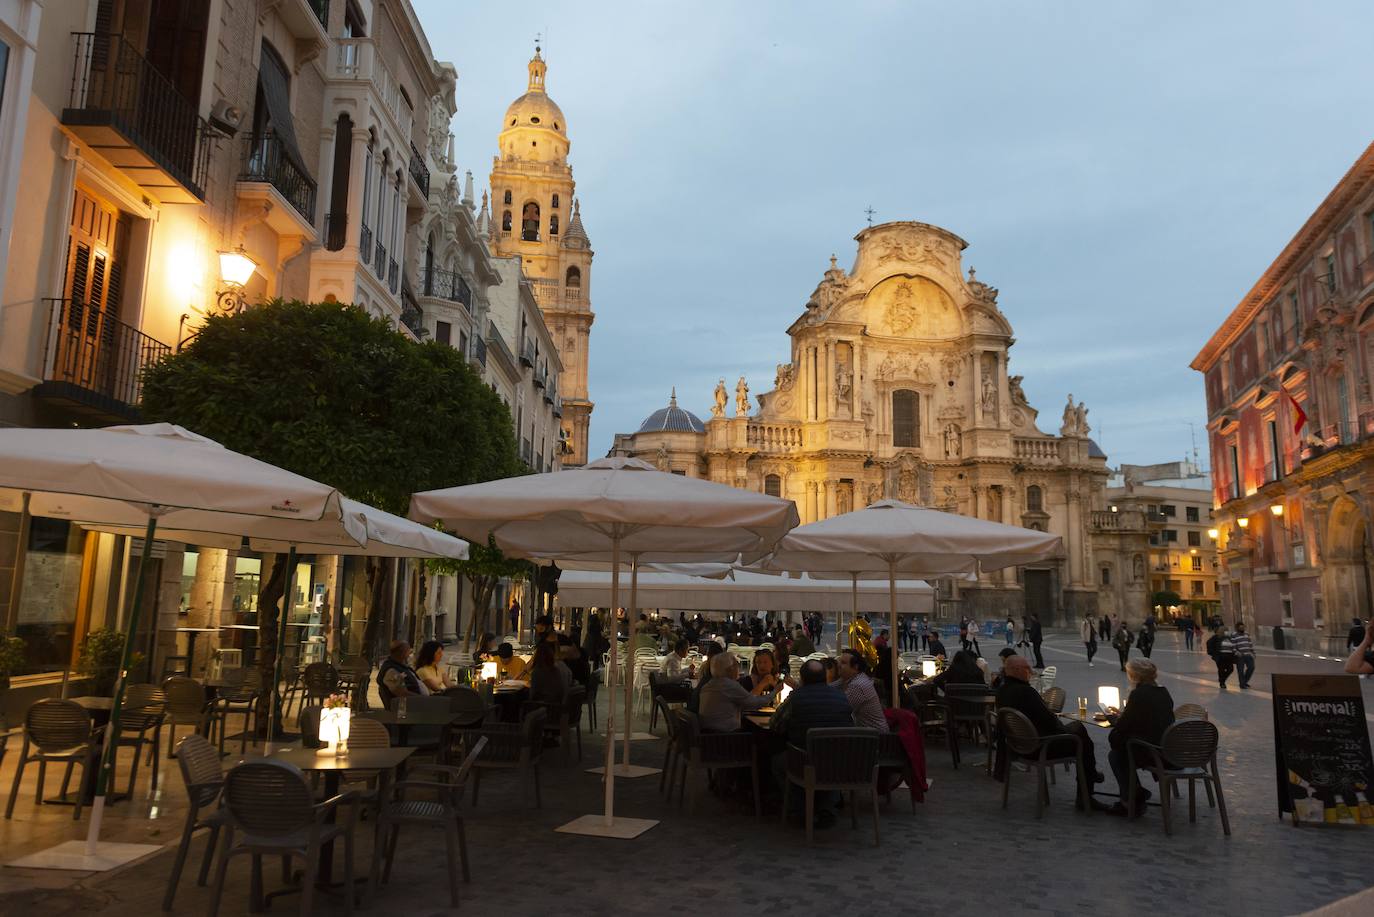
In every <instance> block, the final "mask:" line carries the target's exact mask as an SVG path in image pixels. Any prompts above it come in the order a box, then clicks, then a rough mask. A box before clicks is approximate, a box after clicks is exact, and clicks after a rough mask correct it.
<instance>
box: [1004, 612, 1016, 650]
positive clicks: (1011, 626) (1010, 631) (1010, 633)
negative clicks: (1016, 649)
mask: <svg viewBox="0 0 1374 917" xmlns="http://www.w3.org/2000/svg"><path fill="white" fill-rule="evenodd" d="M1006 631H1007V646H1011V641H1012V640H1013V639H1014V638H1015V636H1016V622H1015V621H1013V620H1012V619H1011V615H1007V626H1006Z"/></svg>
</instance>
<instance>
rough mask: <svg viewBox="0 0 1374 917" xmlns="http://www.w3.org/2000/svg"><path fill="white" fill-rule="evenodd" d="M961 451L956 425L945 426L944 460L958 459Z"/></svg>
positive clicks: (961, 445)
mask: <svg viewBox="0 0 1374 917" xmlns="http://www.w3.org/2000/svg"><path fill="white" fill-rule="evenodd" d="M962 451H963V442H962V437H961V436H960V435H959V425H958V424H954V423H952V424H946V425H945V458H958V457H959V455H960V453H961V452H962Z"/></svg>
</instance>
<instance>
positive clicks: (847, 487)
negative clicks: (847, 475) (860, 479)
mask: <svg viewBox="0 0 1374 917" xmlns="http://www.w3.org/2000/svg"><path fill="white" fill-rule="evenodd" d="M852 487H853V485H851V484H841V485H840V487H839V490H838V491H837V492H836V494H835V510H836V511H837V512H838V513H840V514H841V515H843V514H844V513H847V512H849V511H850V510H852V509H853V508H854V494H853V491H852V489H851V488H852Z"/></svg>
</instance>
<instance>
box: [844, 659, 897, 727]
mask: <svg viewBox="0 0 1374 917" xmlns="http://www.w3.org/2000/svg"><path fill="white" fill-rule="evenodd" d="M835 684H836V686H837V687H839V688H840V690H842V691H844V696H845V697H846V698H847V699H848V700H849V707H850V709H851V710H853V711H854V722H855V723H856V724H857V725H859V726H866V727H868V728H869V729H876V730H878V731H879V732H887V717H885V716H883V702H882V701H881V700H879V699H878V692H877V690H876V689H875V688H874V687H873V679H871V678H869V677H868V662H867V661H865V660H864V657H863V656H860V655H859V653H858V651H857V650H852V649H850V648H848V647H845V648H844V649H842V650H840V655H839V656H838V657H837V658H836V660H835Z"/></svg>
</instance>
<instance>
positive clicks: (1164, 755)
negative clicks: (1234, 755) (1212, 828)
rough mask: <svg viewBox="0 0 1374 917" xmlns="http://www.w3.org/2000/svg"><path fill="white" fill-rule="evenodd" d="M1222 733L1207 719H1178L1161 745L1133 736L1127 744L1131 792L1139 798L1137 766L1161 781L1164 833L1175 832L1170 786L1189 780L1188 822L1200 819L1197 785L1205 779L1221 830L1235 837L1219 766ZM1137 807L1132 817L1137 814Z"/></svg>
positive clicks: (1205, 785)
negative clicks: (1171, 816)
mask: <svg viewBox="0 0 1374 917" xmlns="http://www.w3.org/2000/svg"><path fill="white" fill-rule="evenodd" d="M1219 741H1220V734H1219V733H1218V732H1217V727H1216V726H1215V725H1213V724H1212V723H1211V722H1209V721H1207V720H1199V719H1186V720H1178V721H1177V722H1175V723H1174V724H1173V725H1172V726H1170V727H1169V728H1168V729H1166V730H1164V736H1163V738H1161V739H1160V741H1159V744H1158V745H1151V744H1150V743H1148V742H1145V741H1143V740H1141V739H1131V740H1130V742H1128V743H1127V744H1126V766H1127V768H1129V770H1130V773H1131V780H1130V784H1131V787H1130V794H1129V795H1128V797H1127V798H1128V799H1135V796H1136V786H1137V783H1138V779H1137V776H1136V769H1137V768H1144V769H1145V770H1148V771H1150V772H1151V773H1152V774H1154V775H1155V779H1156V780H1158V781H1159V786H1160V790H1161V792H1160V794H1159V805H1160V809H1161V811H1162V812H1163V815H1164V833H1165V834H1166V835H1171V834H1173V827H1172V825H1171V824H1170V820H1169V815H1170V809H1171V807H1172V803H1171V802H1170V801H1169V789H1170V788H1171V787H1172V786H1174V784H1176V783H1177V782H1178V781H1180V780H1186V781H1188V821H1189V822H1196V821H1197V789H1196V784H1197V782H1198V781H1202V785H1203V787H1204V788H1206V789H1207V791H1208V793H1207V801H1208V802H1209V803H1210V804H1213V805H1215V806H1216V808H1217V811H1218V812H1219V813H1220V815H1221V829H1222V831H1223V832H1225V834H1226V836H1227V837H1230V836H1231V821H1230V819H1229V818H1227V816H1226V797H1225V796H1224V795H1223V794H1222V792H1221V772H1220V771H1219V770H1218V769H1217V744H1218V743H1219ZM1213 786H1215V787H1216V799H1215V800H1213V799H1212V793H1211V790H1212V787H1213ZM1136 814H1137V813H1136V811H1135V810H1134V807H1133V809H1132V812H1131V817H1132V818H1134V817H1136Z"/></svg>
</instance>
